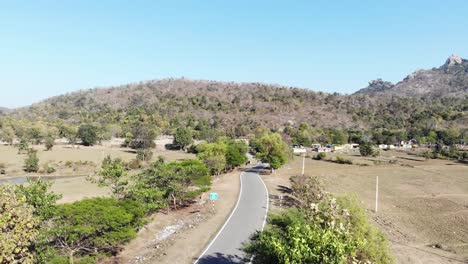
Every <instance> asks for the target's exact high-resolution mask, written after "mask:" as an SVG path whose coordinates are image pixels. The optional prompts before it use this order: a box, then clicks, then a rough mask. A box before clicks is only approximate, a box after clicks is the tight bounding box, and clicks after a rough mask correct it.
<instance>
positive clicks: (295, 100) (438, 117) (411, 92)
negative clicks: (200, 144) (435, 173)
mask: <svg viewBox="0 0 468 264" xmlns="http://www.w3.org/2000/svg"><path fill="white" fill-rule="evenodd" d="M451 58H452V57H451ZM452 60H454V61H453V62H452V61H450V59H449V61H447V63H446V64H444V65H443V66H441V67H440V68H437V69H435V70H429V71H433V72H431V73H427V72H426V73H424V74H423V75H421V74H422V73H418V74H416V75H415V76H414V77H412V78H410V79H408V78H407V79H408V80H407V79H405V80H403V81H402V82H400V83H398V84H396V85H393V84H390V83H385V82H383V81H380V82H377V83H375V85H374V86H375V87H370V88H366V89H363V90H361V91H359V92H358V93H356V94H353V95H341V94H337V93H334V94H328V93H323V92H314V91H311V90H308V89H299V88H292V87H283V86H278V85H268V84H261V83H234V82H216V81H202V80H188V79H164V80H154V81H146V82H140V83H133V84H128V85H123V86H119V87H111V88H102V89H90V90H82V91H78V92H74V93H70V94H66V95H61V96H57V97H53V98H50V99H47V100H45V101H42V102H40V103H37V104H34V105H32V106H30V107H26V108H21V109H16V110H14V111H11V112H9V113H7V114H4V119H5V118H8V117H10V118H11V119H10V120H18V119H22V120H25V121H26V120H29V121H31V122H43V123H68V124H81V123H96V124H100V125H102V126H106V125H110V124H112V125H117V126H120V127H121V128H122V129H123V131H125V127H126V126H129V124H131V123H135V122H138V121H143V122H145V123H147V124H151V125H154V126H155V127H157V128H158V129H159V130H160V131H161V132H163V133H165V132H169V131H171V130H172V129H173V128H175V127H178V126H184V125H188V126H192V127H195V126H196V125H197V124H199V123H203V124H204V125H206V126H209V127H212V128H219V129H222V130H223V131H225V132H227V133H231V134H235V135H239V136H240V135H245V134H248V133H251V132H252V131H253V130H254V129H256V128H258V127H267V128H272V129H275V128H281V127H284V126H287V125H292V126H298V125H299V124H301V123H307V124H308V125H309V126H311V127H315V128H338V129H339V128H343V129H348V130H368V129H374V128H385V129H404V130H410V129H413V130H414V129H426V130H427V129H443V128H447V127H456V128H459V129H466V128H467V126H468V114H467V112H468V93H467V90H466V89H467V88H466V87H467V85H466V84H467V83H468V77H467V69H468V67H466V65H467V61H466V60H461V61H460V60H459V59H457V58H452ZM442 71H443V73H442ZM431 76H433V77H434V80H433V81H431V79H430V78H431ZM441 76H443V78H442V77H441ZM418 80H420V82H419V81H418ZM403 84H405V85H403ZM410 84H411V85H410ZM421 87H426V88H424V89H423V88H421Z"/></svg>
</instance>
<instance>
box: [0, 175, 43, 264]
mask: <svg viewBox="0 0 468 264" xmlns="http://www.w3.org/2000/svg"><path fill="white" fill-rule="evenodd" d="M33 211H34V209H33V208H32V206H31V205H29V204H28V203H27V202H26V198H25V197H24V196H23V195H21V194H19V193H17V192H16V191H15V188H14V187H13V186H12V185H8V184H5V185H0V230H1V232H0V263H2V264H3V263H5V264H7V263H25V264H29V263H33V262H34V252H32V251H31V247H32V246H33V244H34V242H35V240H36V238H37V236H38V230H37V227H38V223H39V221H38V219H37V218H35V217H34V214H33Z"/></svg>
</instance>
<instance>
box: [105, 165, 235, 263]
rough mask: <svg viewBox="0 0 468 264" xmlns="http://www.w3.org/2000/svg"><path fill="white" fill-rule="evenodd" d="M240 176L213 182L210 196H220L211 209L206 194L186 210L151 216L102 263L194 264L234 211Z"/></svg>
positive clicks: (228, 176) (221, 178) (222, 178)
mask: <svg viewBox="0 0 468 264" xmlns="http://www.w3.org/2000/svg"><path fill="white" fill-rule="evenodd" d="M240 173H241V172H240V171H233V172H231V173H227V174H224V175H222V176H220V177H217V178H216V179H215V180H214V182H213V186H212V188H211V191H210V192H217V193H218V194H219V200H218V201H216V202H215V203H214V206H213V204H212V203H211V202H210V201H209V198H208V193H205V194H204V195H203V196H202V198H201V199H200V200H199V201H198V202H197V203H195V204H193V205H191V206H189V207H187V208H184V209H181V210H178V211H171V212H169V213H167V214H165V213H162V212H161V213H156V214H154V215H153V220H152V221H151V222H150V223H148V224H147V225H146V226H145V227H144V228H143V229H142V230H141V231H140V232H139V234H138V237H137V238H136V239H135V240H133V241H131V242H130V243H129V244H128V245H126V246H125V248H124V249H123V251H122V252H121V253H120V254H119V255H118V256H116V257H114V258H112V259H110V260H107V261H105V262H104V263H132V264H133V263H143V264H145V263H148V264H149V263H193V261H194V260H195V259H196V258H198V256H199V255H200V254H201V253H202V251H203V250H204V248H205V246H206V245H207V244H208V243H209V241H211V239H212V238H213V237H214V236H215V235H216V233H217V232H218V230H219V229H220V228H221V226H222V225H223V224H224V222H225V221H226V219H227V218H228V216H229V214H230V213H231V211H232V209H233V208H234V206H235V204H236V202H237V197H238V194H239V190H240V181H239V174H240Z"/></svg>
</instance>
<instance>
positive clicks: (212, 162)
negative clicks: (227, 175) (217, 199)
mask: <svg viewBox="0 0 468 264" xmlns="http://www.w3.org/2000/svg"><path fill="white" fill-rule="evenodd" d="M203 163H204V164H205V165H206V167H208V168H209V169H210V170H211V172H212V173H213V174H215V175H218V176H219V175H220V174H221V172H222V171H223V170H224V169H225V168H226V165H227V163H226V157H225V156H223V155H213V156H205V157H203Z"/></svg>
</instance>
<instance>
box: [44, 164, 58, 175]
mask: <svg viewBox="0 0 468 264" xmlns="http://www.w3.org/2000/svg"><path fill="white" fill-rule="evenodd" d="M55 171H56V169H55V168H54V167H53V166H52V165H50V164H49V163H46V164H44V172H45V173H47V174H50V173H54V172H55Z"/></svg>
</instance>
